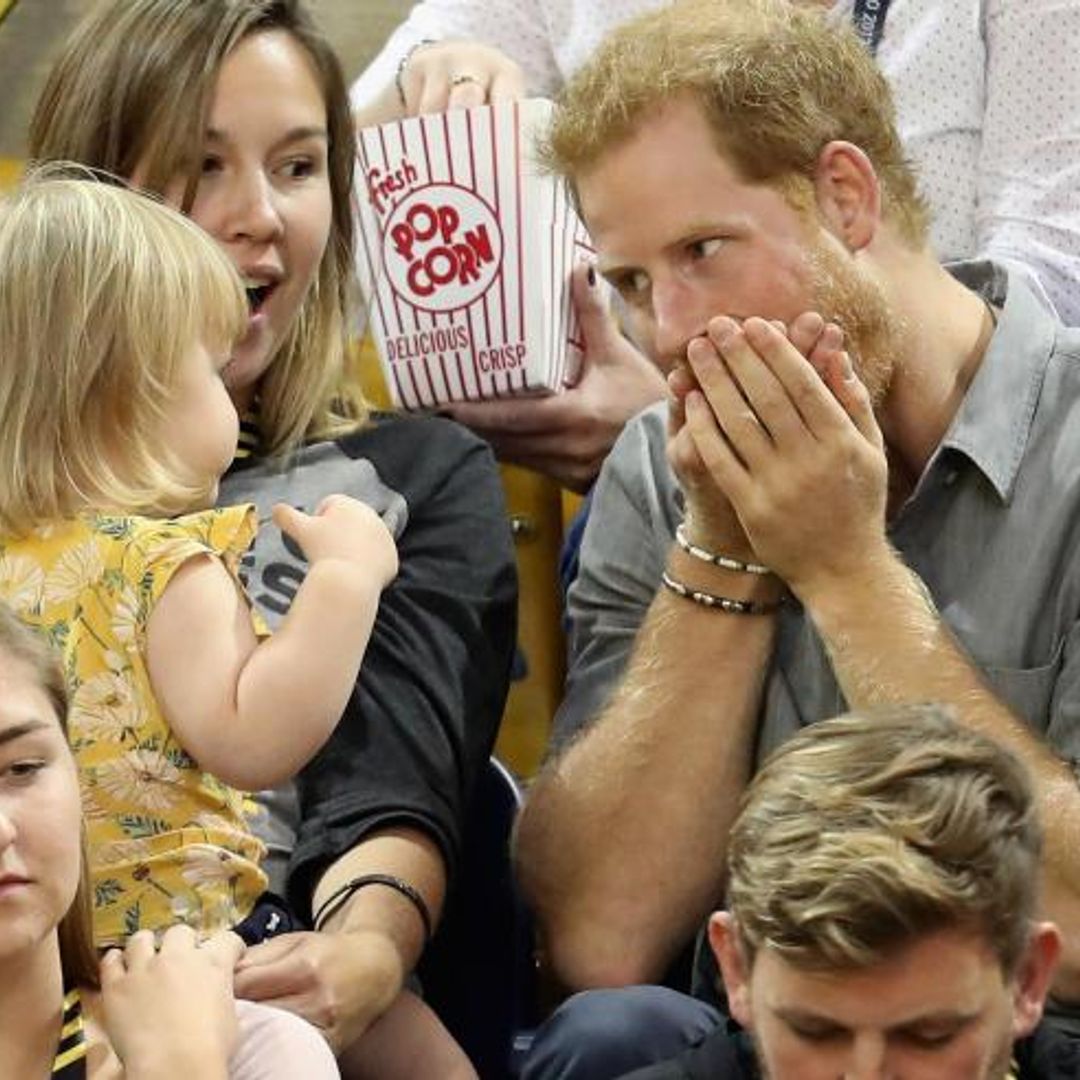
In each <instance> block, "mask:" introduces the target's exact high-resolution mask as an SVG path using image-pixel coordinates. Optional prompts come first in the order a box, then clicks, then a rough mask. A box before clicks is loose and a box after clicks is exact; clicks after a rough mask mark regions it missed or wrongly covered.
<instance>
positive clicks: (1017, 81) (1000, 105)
mask: <svg viewBox="0 0 1080 1080" xmlns="http://www.w3.org/2000/svg"><path fill="white" fill-rule="evenodd" d="M853 5H854V0H838V2H837V3H836V4H835V5H834V7H833V8H832V9H831V12H830V18H832V19H834V20H837V21H840V22H842V21H844V20H850V19H851V17H852V8H853ZM659 6H660V4H659V3H658V2H657V0H602V2H601V0H425V2H423V3H420V4H417V5H416V6H415V7H414V8H413V9H412V12H411V13H410V15H409V17H408V19H407V20H406V22H405V23H404V24H402V26H401V27H399V29H398V30H397V31H396V32H395V33H394V35H393V36H392V37H391V38H390V40H389V41H388V42H387V44H386V47H385V48H384V50H383V52H382V53H381V54H380V55H379V57H378V58H377V59H376V60H375V62H374V63H373V64H372V66H371V67H370V68H368V70H367V71H366V72H365V73H364V74H363V75H362V76H361V78H360V79H359V80H358V82H357V83H356V85H355V86H354V87H353V100H354V102H355V103H356V104H361V103H364V102H368V101H370V100H371V99H372V98H374V97H375V96H376V95H377V94H378V93H379V92H380V91H381V90H382V89H383V87H385V86H386V85H387V84H388V83H389V82H390V80H391V79H392V78H393V76H394V71H395V69H396V66H397V63H398V60H399V59H400V57H401V56H402V55H403V54H404V53H405V50H406V49H407V48H408V47H409V45H410V44H411V43H413V42H415V41H418V40H420V39H421V38H425V37H429V38H452V37H456V38H463V39H473V40H479V41H484V42H487V43H488V44H490V45H494V46H496V47H497V48H500V49H501V50H502V51H503V52H505V53H506V54H507V55H509V56H511V57H512V58H513V59H514V60H516V61H517V62H518V63H519V64H520V65H521V66H522V68H523V69H524V71H525V75H526V79H527V83H528V86H529V90H530V92H531V93H534V94H540V95H545V96H550V95H552V94H553V93H554V92H555V91H556V90H557V89H558V88H559V86H561V84H562V81H563V79H564V78H566V76H568V75H569V74H571V73H572V72H574V71H575V70H576V69H577V68H578V67H580V66H581V64H582V63H584V62H585V60H587V59H588V57H589V55H590V54H591V53H592V51H593V49H595V48H596V46H597V44H598V43H599V42H600V40H601V39H602V38H603V36H604V34H606V33H607V32H608V31H609V30H611V29H612V28H613V27H614V26H616V25H618V24H619V23H621V22H624V21H625V20H627V19H630V18H633V17H635V16H636V15H639V14H641V13H643V12H645V11H650V10H653V9H655V8H657V7H659ZM877 57H878V63H879V64H880V65H881V68H882V70H883V71H884V72H885V74H886V75H887V76H888V79H889V82H890V84H891V85H892V88H893V94H894V96H895V99H896V109H897V121H898V126H899V129H900V133H901V135H902V136H903V138H904V141H905V145H906V146H907V147H908V150H909V153H910V156H911V160H912V161H913V162H914V164H915V165H916V167H917V169H918V172H919V176H920V181H921V185H922V188H923V191H924V194H925V195H926V196H927V198H928V200H929V202H930V205H931V207H932V209H933V213H934V225H933V231H932V240H933V244H934V249H935V251H936V252H937V253H938V255H939V256H940V257H941V258H942V259H944V260H949V259H958V258H970V257H972V256H988V257H992V258H995V259H999V260H1004V261H1007V262H1009V263H1011V264H1013V265H1019V266H1020V267H1023V268H1025V269H1026V270H1028V271H1029V273H1030V274H1031V275H1032V276H1034V277H1035V278H1036V280H1037V284H1038V286H1039V287H1040V289H1041V291H1042V293H1043V295H1044V297H1045V298H1047V299H1048V300H1049V301H1050V302H1052V304H1053V306H1054V307H1056V309H1057V311H1058V313H1059V314H1060V315H1061V316H1062V318H1063V320H1064V321H1065V322H1066V323H1067V324H1069V325H1080V0H892V3H891V5H890V7H889V13H888V18H887V21H886V23H885V30H884V34H883V36H882V39H881V44H880V47H879V49H878V54H877Z"/></svg>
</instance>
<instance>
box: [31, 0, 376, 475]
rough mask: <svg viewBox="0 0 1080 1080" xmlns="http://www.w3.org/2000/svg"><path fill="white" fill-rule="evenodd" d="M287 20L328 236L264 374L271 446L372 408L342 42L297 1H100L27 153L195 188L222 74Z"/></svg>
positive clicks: (55, 81) (262, 406)
mask: <svg viewBox="0 0 1080 1080" xmlns="http://www.w3.org/2000/svg"><path fill="white" fill-rule="evenodd" d="M274 30H281V31H284V32H286V33H288V34H289V35H290V36H291V37H292V38H293V39H294V40H295V41H296V42H297V43H298V44H299V45H300V47H301V48H302V49H303V50H304V51H305V53H306V54H307V55H308V57H309V58H310V60H311V63H312V66H313V68H314V70H315V73H316V76H317V78H318V79H319V81H320V84H321V88H322V91H323V97H324V99H325V101H326V116H327V132H328V135H329V180H330V195H331V203H332V208H333V217H332V223H331V229H330V239H329V242H328V243H327V247H326V251H325V252H324V253H323V257H322V260H321V262H320V264H319V268H318V272H317V274H316V278H315V281H314V283H313V285H312V288H311V291H310V292H309V294H308V296H307V297H306V298H305V300H304V303H303V305H302V307H301V310H300V312H299V314H298V316H297V318H296V320H295V322H294V324H293V326H292V328H291V329H290V331H289V333H288V335H287V336H286V339H285V341H284V342H283V343H282V345H281V348H280V349H279V351H278V353H277V355H276V356H275V358H274V361H273V363H272V364H271V366H270V367H269V369H268V370H267V371H266V373H265V374H264V375H263V376H262V378H261V379H260V381H259V388H258V402H259V427H260V434H261V436H262V443H263V449H264V450H265V452H267V453H269V454H272V455H276V456H285V455H287V454H288V453H289V452H290V451H291V450H293V449H295V447H296V446H298V445H299V444H300V443H301V442H303V441H304V440H305V439H309V438H319V437H324V436H328V435H334V434H339V433H341V432H342V431H344V430H347V429H352V428H354V427H356V426H357V424H358V423H359V422H361V421H363V420H364V419H365V418H366V414H367V407H366V405H365V403H364V401H363V396H362V394H361V393H360V391H359V389H358V388H357V387H356V386H355V385H354V382H353V381H352V379H351V377H350V375H349V370H348V364H347V351H348V333H349V324H350V312H351V310H352V307H353V304H354V301H355V297H354V285H353V217H352V205H351V200H352V184H353V161H354V156H355V142H354V133H353V124H352V116H351V113H350V110H349V102H348V92H347V88H346V85H345V79H344V76H343V74H342V71H341V67H340V64H339V63H338V60H337V58H336V56H335V55H334V52H333V49H332V48H331V47H330V45H329V44H328V43H327V41H326V39H325V38H324V37H323V35H322V34H321V33H320V32H319V30H318V29H317V28H316V27H315V25H314V23H313V22H312V21H311V19H310V17H309V16H308V14H307V12H306V11H305V9H304V7H303V6H302V4H301V3H300V2H299V0H103V2H101V3H99V4H98V5H97V7H96V8H95V9H94V10H92V11H91V12H90V13H89V14H88V15H87V16H86V18H84V19H83V20H82V22H81V23H80V24H79V25H78V26H77V28H76V29H75V31H74V33H73V35H72V36H71V38H70V39H69V40H68V42H67V45H66V46H65V48H64V49H63V51H62V52H61V54H60V56H59V58H58V59H57V60H56V62H55V64H54V66H53V68H52V70H51V72H50V74H49V77H48V80H47V82H46V84H45V88H44V90H43V91H42V94H41V97H40V98H39V99H38V103H37V107H36V109H35V112H34V116H33V118H32V120H31V123H30V133H29V144H30V155H31V157H32V158H35V159H37V160H52V159H69V160H72V161H79V162H82V163H83V164H85V165H90V166H93V167H95V168H100V169H105V170H107V171H109V172H111V173H115V174H116V175H118V176H124V177H131V176H132V175H133V174H134V172H135V170H136V168H138V169H139V170H140V182H141V183H143V184H144V185H145V186H146V187H148V188H149V189H151V190H153V191H156V192H158V193H159V194H160V193H163V192H164V191H165V188H166V186H167V185H169V184H170V183H171V182H173V181H175V180H176V179H178V178H180V179H183V180H185V181H186V190H185V195H184V199H183V203H182V208H183V209H184V210H185V211H186V210H189V209H190V207H191V205H192V203H193V201H194V197H195V190H196V187H197V182H198V177H199V169H200V164H201V161H202V157H203V145H204V142H205V133H206V128H207V123H208V118H209V114H210V108H211V104H212V101H213V96H214V91H215V88H216V86H217V80H218V74H219V72H220V70H221V66H222V64H223V63H224V62H225V60H226V58H227V57H228V55H229V53H230V52H232V50H233V49H235V48H236V46H237V45H238V44H239V43H240V42H241V41H243V40H244V39H245V38H247V37H248V36H250V35H252V34H256V33H266V32H270V31H274Z"/></svg>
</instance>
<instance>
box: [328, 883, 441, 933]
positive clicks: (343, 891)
mask: <svg viewBox="0 0 1080 1080" xmlns="http://www.w3.org/2000/svg"><path fill="white" fill-rule="evenodd" d="M366 885H385V886H386V887H387V888H388V889H393V890H394V891H395V892H398V893H401V895H402V896H404V897H405V899H406V900H409V901H410V902H411V903H412V905H413V907H414V908H416V913H417V914H418V915H419V916H420V921H421V922H422V923H423V924H424V945H425V946H426V945H427V943H428V942H429V941H431V935H432V933H433V931H434V927H433V926H432V923H431V911H430V909H429V908H428V906H427V901H426V900H425V899H424V898H423V896H421V895H420V890H419V889H417V888H416V887H415V886H413V885H410V884H409V883H408V882H407V881H404V880H402V879H401V878H399V877H394V875H393V874H361V875H360V876H359V877H354V878H352V879H351V880H349V881H346V882H345V884H344V885H342V886H341V888H339V889H335V890H334V891H333V892H332V893H331V894H330V895H329V896H328V897H327V898H326V899H325V900H324V901H323V902H322V903H321V904H320V905H319V909H318V910H317V911H316V912H315V917H314V918H313V919H312V921H311V923H312V926H314V927H315V929H316V930H318V929H319V928H320V927H321V926H322V924H323V923H325V922H326V920H327V919H330V918H333V916H335V915H336V914H337V913H338V912H339V911H340V910H341V909H342V907H344V906H345V902H346V901H347V900H348V899H349V898H350V897H351V896H352V895H353V893H355V892H359V890H360V889H362V888H364V887H365V886H366Z"/></svg>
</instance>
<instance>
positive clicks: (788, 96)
mask: <svg viewBox="0 0 1080 1080" xmlns="http://www.w3.org/2000/svg"><path fill="white" fill-rule="evenodd" d="M680 97H689V98H691V99H692V100H695V101H697V102H698V103H699V104H700V106H701V108H702V110H703V112H704V115H705V117H706V120H707V121H708V123H709V126H710V127H711V129H712V131H713V135H714V138H715V141H716V146H717V149H718V150H719V151H720V152H721V153H723V154H724V155H725V157H727V158H728V159H729V160H730V161H731V163H732V164H733V165H734V166H735V168H736V169H737V170H738V171H739V172H740V173H741V175H742V177H743V178H744V179H746V180H749V181H754V182H763V183H771V184H774V185H776V186H778V187H779V188H780V189H781V190H782V191H784V193H785V194H786V195H787V196H788V197H789V199H790V200H791V201H792V202H793V203H794V204H795V205H797V206H798V207H799V208H800V209H801V208H804V206H805V203H806V189H807V186H808V184H809V183H810V182H811V181H812V180H813V177H814V173H815V168H816V165H817V161H818V157H819V155H820V153H821V151H822V150H823V149H824V147H825V146H826V144H828V143H829V142H832V141H833V140H838V139H841V140H846V141H848V142H851V143H853V144H855V145H856V146H858V147H859V148H860V149H862V150H863V151H864V152H865V153H866V155H867V157H868V158H869V159H870V161H871V163H872V164H873V166H874V169H875V170H876V172H877V175H878V177H879V179H880V181H881V185H882V206H883V212H884V214H885V216H886V218H889V219H892V220H893V221H895V223H896V225H897V227H898V230H899V232H900V235H901V236H903V237H904V238H905V239H906V240H907V241H908V242H909V243H910V244H911V245H912V246H915V247H920V246H922V245H923V244H924V243H925V241H926V235H927V227H928V220H929V215H928V212H927V209H926V205H925V203H924V202H923V200H922V198H921V196H920V195H919V193H918V190H917V186H916V180H915V175H914V173H913V171H912V169H911V166H910V165H909V164H908V162H907V161H906V159H905V157H904V151H903V147H902V145H901V142H900V138H899V135H898V134H897V132H896V124H895V110H894V108H893V102H892V95H891V93H890V91H889V86H888V83H887V82H886V81H885V78H884V76H882V74H881V73H880V71H878V69H877V67H876V66H875V64H874V62H873V60H872V58H871V57H870V55H869V53H868V52H867V51H866V49H865V48H864V47H863V45H862V43H861V42H860V41H859V40H858V38H857V37H856V36H855V34H854V32H853V31H852V30H851V29H850V28H849V27H837V26H832V25H830V24H829V23H827V22H826V21H825V17H824V15H823V13H822V12H820V11H815V10H807V9H803V8H800V6H799V5H798V4H794V3H791V2H790V0H680V2H676V3H674V4H671V5H670V6H667V7H664V8H662V9H661V10H659V11H657V12H654V13H652V14H649V15H645V16H642V17H641V18H638V19H635V20H632V21H630V22H628V23H626V24H624V25H623V26H621V27H620V28H619V29H617V30H616V31H614V32H613V33H612V34H611V35H609V36H608V37H607V38H606V39H605V41H604V42H603V44H602V45H601V46H600V48H599V50H598V51H597V52H596V53H595V54H594V56H593V57H592V59H591V60H590V62H589V63H588V64H586V65H585V67H584V68H582V69H581V70H580V71H579V72H578V73H577V74H576V75H575V76H574V78H573V79H571V80H570V82H569V83H568V84H567V86H566V87H565V88H564V90H563V92H562V95H561V97H560V99H559V107H558V109H557V110H556V112H555V115H554V118H553V120H552V124H551V127H550V130H549V132H548V134H547V137H546V139H545V140H544V145H543V146H542V147H541V155H542V157H543V158H544V159H545V161H546V162H547V164H548V166H549V167H550V168H552V169H553V170H554V171H556V172H558V173H561V174H563V175H566V176H568V177H569V178H570V179H571V181H572V180H573V179H574V178H575V177H577V176H578V175H580V174H581V173H583V172H585V171H587V170H588V169H590V168H591V167H592V166H593V165H594V164H596V162H597V161H598V160H599V159H600V158H601V157H602V156H603V155H604V154H605V153H606V152H607V151H609V150H610V149H612V148H613V147H614V146H616V145H618V144H619V143H621V142H624V141H625V140H627V139H628V138H630V137H631V136H632V135H633V134H634V133H635V132H636V131H638V130H639V129H640V127H641V126H642V125H643V124H644V123H645V122H647V119H648V118H649V117H650V116H651V115H653V114H654V113H655V112H657V111H658V110H659V109H660V108H661V107H662V106H663V105H664V104H666V103H668V102H670V101H672V100H674V99H678V98H680Z"/></svg>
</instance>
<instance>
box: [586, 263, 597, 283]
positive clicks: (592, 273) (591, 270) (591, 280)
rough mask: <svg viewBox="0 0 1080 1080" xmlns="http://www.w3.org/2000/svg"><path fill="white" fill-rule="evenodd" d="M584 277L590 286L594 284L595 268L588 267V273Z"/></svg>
mask: <svg viewBox="0 0 1080 1080" xmlns="http://www.w3.org/2000/svg"><path fill="white" fill-rule="evenodd" d="M586 277H587V278H588V281H589V285H590V286H591V285H595V284H596V267H595V266H590V267H589V272H588V274H586Z"/></svg>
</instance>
